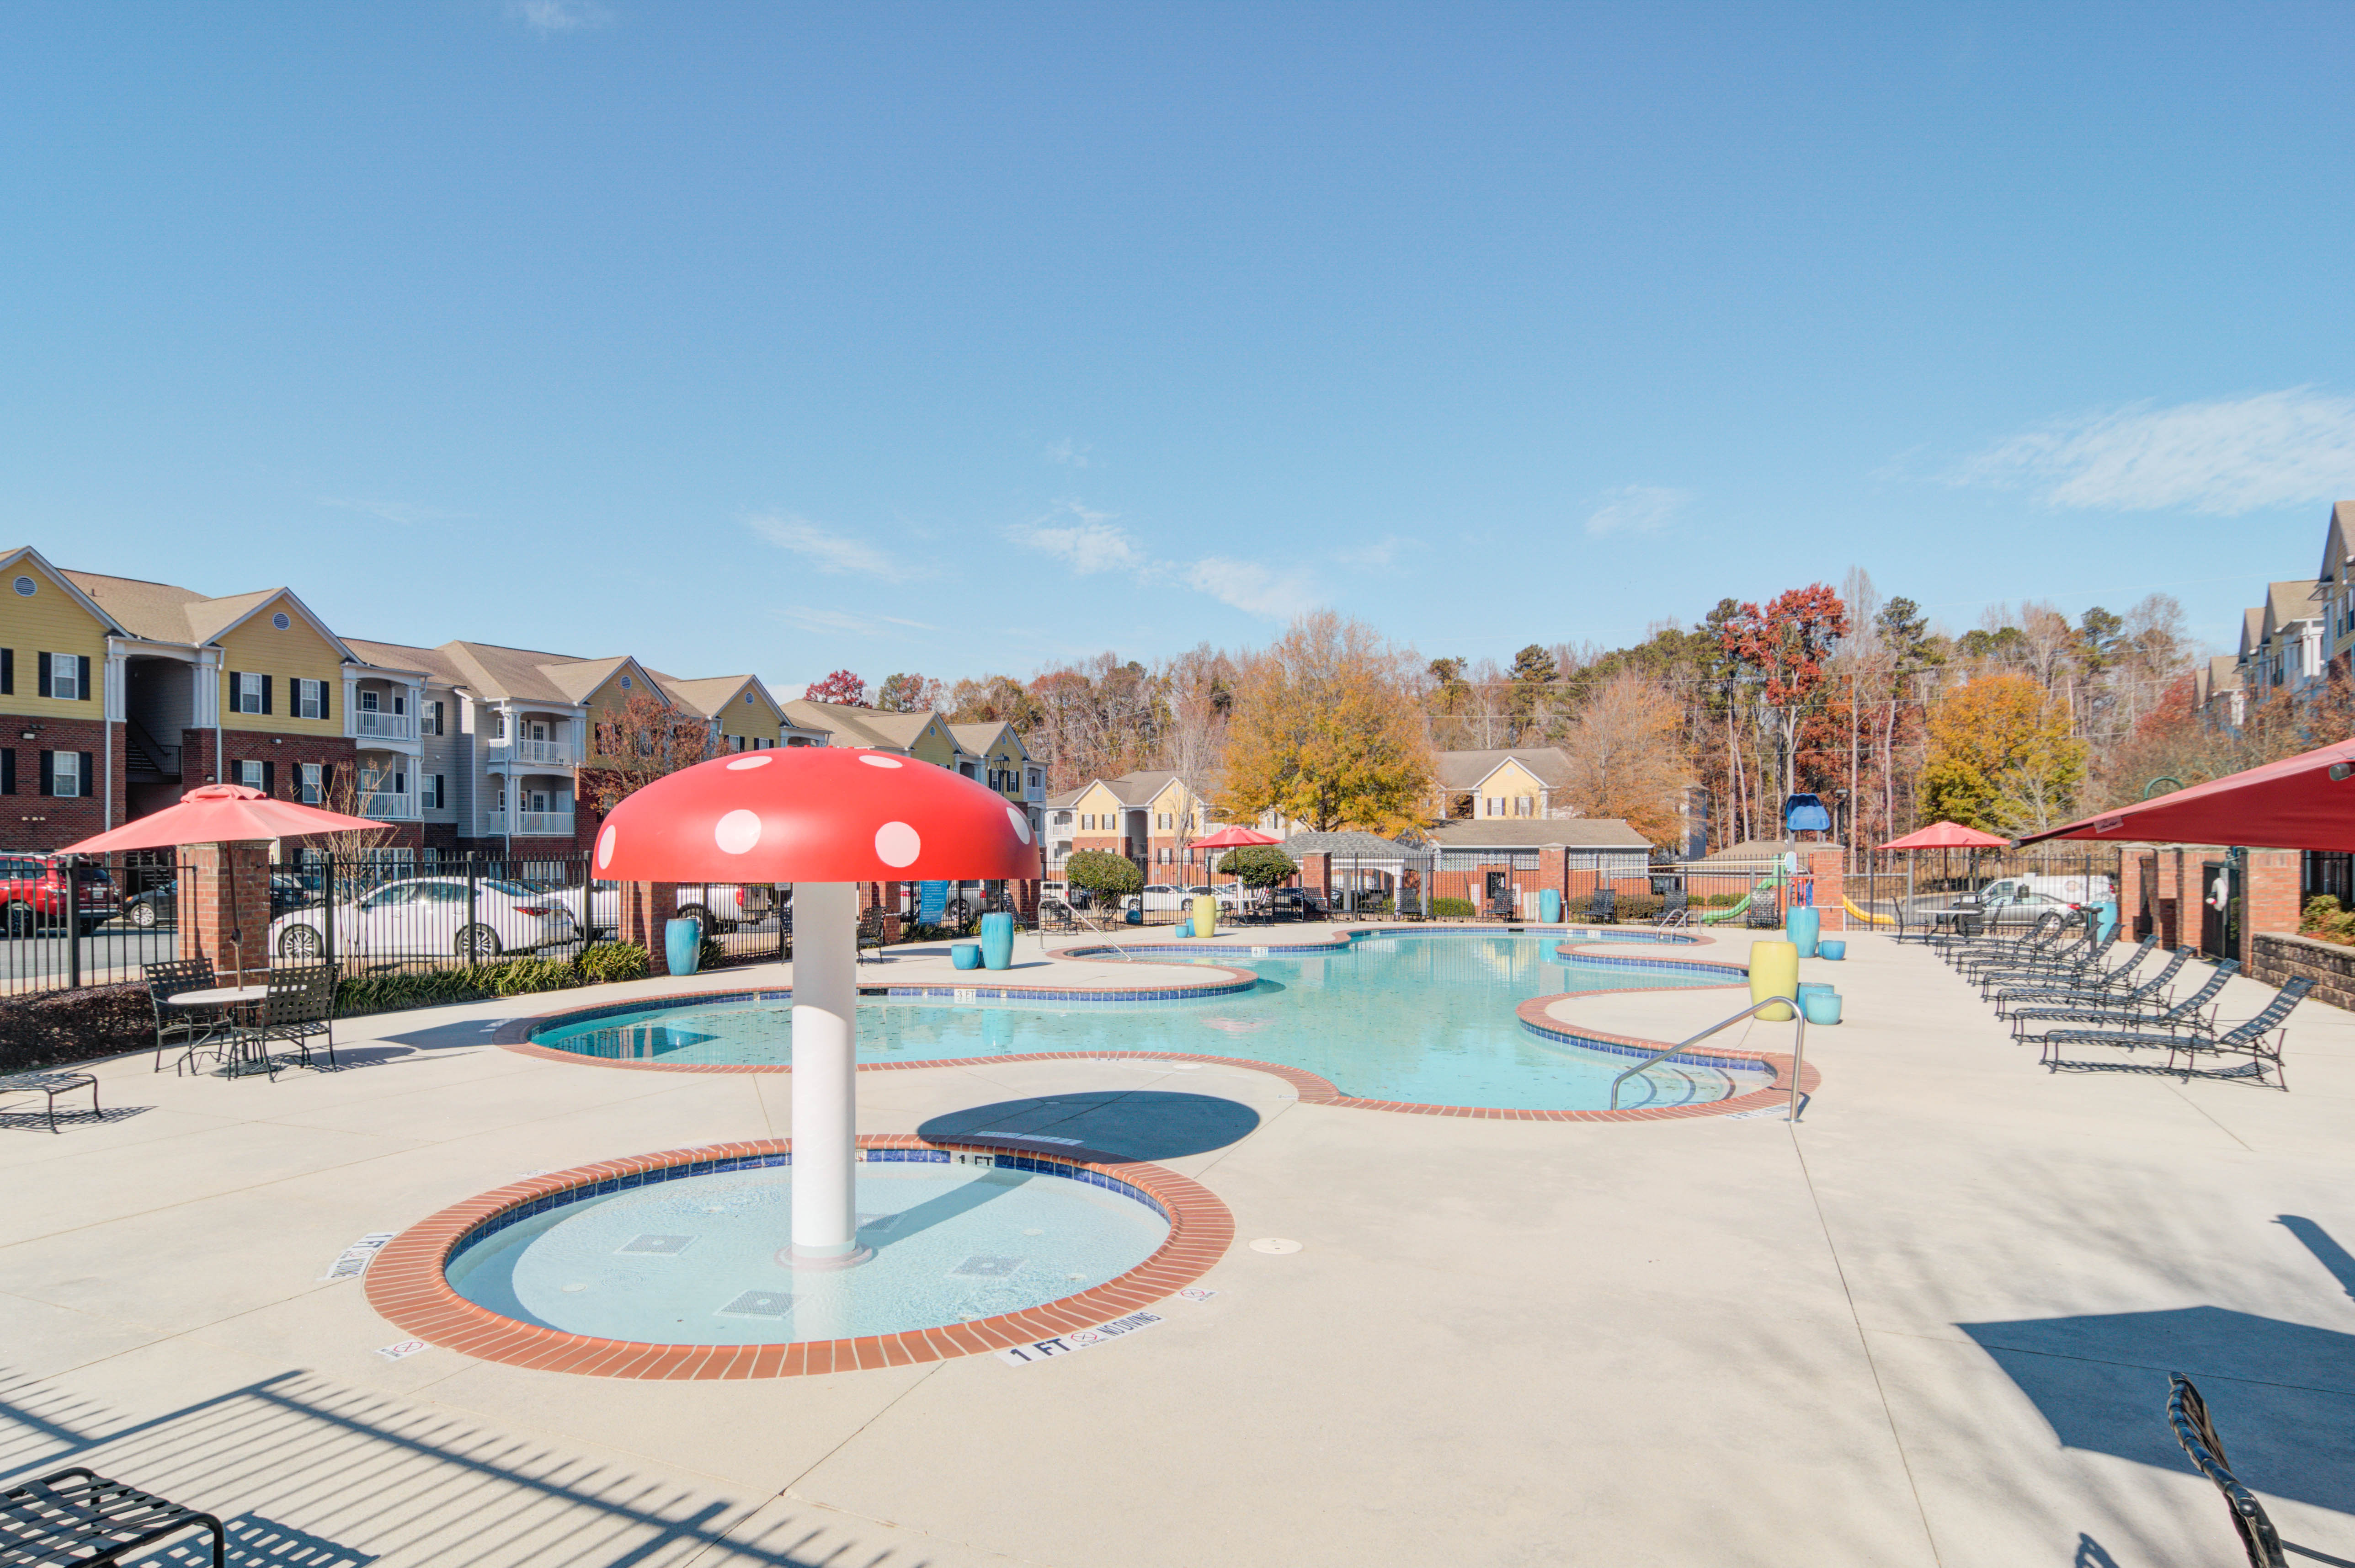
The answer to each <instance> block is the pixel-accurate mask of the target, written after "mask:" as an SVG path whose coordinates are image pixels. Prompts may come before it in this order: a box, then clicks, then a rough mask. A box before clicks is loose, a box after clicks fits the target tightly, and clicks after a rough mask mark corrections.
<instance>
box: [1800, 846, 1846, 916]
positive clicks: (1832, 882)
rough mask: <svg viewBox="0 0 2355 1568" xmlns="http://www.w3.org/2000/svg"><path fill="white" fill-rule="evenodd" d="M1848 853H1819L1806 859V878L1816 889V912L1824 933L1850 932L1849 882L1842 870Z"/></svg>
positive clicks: (1836, 851)
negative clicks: (1841, 866)
mask: <svg viewBox="0 0 2355 1568" xmlns="http://www.w3.org/2000/svg"><path fill="white" fill-rule="evenodd" d="M1844 854H1845V851H1842V850H1839V849H1817V850H1814V851H1812V852H1811V853H1809V855H1808V856H1807V876H1808V879H1809V880H1811V881H1813V882H1814V883H1815V887H1816V912H1817V913H1818V914H1820V915H1821V916H1822V917H1823V925H1822V928H1821V929H1823V930H1825V931H1828V932H1829V931H1846V930H1847V929H1848V882H1847V880H1846V878H1845V877H1844V876H1843V874H1842V872H1841V869H1840V861H1841V859H1843V857H1844Z"/></svg>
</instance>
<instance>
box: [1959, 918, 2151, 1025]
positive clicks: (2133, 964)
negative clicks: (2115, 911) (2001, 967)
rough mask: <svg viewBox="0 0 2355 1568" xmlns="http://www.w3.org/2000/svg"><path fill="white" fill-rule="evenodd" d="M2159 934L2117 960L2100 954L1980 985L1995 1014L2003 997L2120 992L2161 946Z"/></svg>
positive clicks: (2148, 938) (1998, 1013)
mask: <svg viewBox="0 0 2355 1568" xmlns="http://www.w3.org/2000/svg"><path fill="white" fill-rule="evenodd" d="M2157 950H2158V936H2157V935H2156V934H2153V935H2150V936H2146V937H2144V938H2143V939H2142V942H2141V944H2139V945H2138V946H2137V947H2136V948H2135V949H2134V951H2133V952H2131V953H2128V954H2127V955H2126V956H2125V957H2124V958H2121V959H2120V960H2118V961H2117V962H2116V963H2115V964H2111V965H2104V964H2103V963H2102V962H2101V960H2100V959H2099V958H2094V959H2092V960H2089V961H2088V962H2087V963H2086V964H2084V965H2083V966H2082V967H2078V968H2073V969H2068V968H2064V969H2060V970H2056V971H2054V972H2053V973H2051V974H2049V975H2047V974H2040V973H2030V974H2025V975H2014V976H2011V977H2010V978H2009V979H2008V980H1989V981H1986V982H1983V983H1982V984H1981V986H1980V987H1979V996H1980V997H1981V998H1982V999H1985V1000H1992V1001H1993V1002H1994V1003H1995V1016H1996V1017H1998V1018H2001V1017H2003V999H2004V997H2007V996H2014V995H2020V994H2025V993H2032V992H2038V991H2042V992H2048V993H2049V992H2055V991H2060V992H2070V991H2093V992H2102V991H2108V992H2116V991H2118V990H2120V989H2121V988H2123V987H2126V986H2127V985H2128V984H2129V983H2130V982H2131V981H2132V980H2133V979H2134V974H2135V971H2136V970H2137V969H2138V968H2140V967H2141V966H2142V961H2143V960H2144V959H2146V958H2147V957H2149V956H2150V955H2151V954H2152V953H2153V952H2155V951H2157Z"/></svg>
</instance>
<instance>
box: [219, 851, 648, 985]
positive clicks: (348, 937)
mask: <svg viewBox="0 0 2355 1568" xmlns="http://www.w3.org/2000/svg"><path fill="white" fill-rule="evenodd" d="M589 871H590V867H589V858H588V857H587V856H586V855H557V856H550V855H534V856H528V857H526V856H517V857H515V858H513V859H494V858H490V857H485V856H457V857H449V856H445V857H442V858H441V859H437V860H435V861H434V862H433V863H432V864H431V865H430V866H428V867H425V868H420V867H419V866H418V865H417V864H416V863H415V862H414V861H413V860H411V859H410V858H408V857H406V856H392V855H385V854H382V853H372V852H367V851H363V852H362V853H360V854H357V855H329V854H325V853H322V852H319V851H315V850H304V851H302V852H300V853H299V854H297V855H296V856H295V857H294V858H293V859H288V860H282V861H280V862H278V863H276V864H273V865H272V867H271V886H272V910H271V921H270V927H269V931H268V933H267V934H266V938H265V948H264V950H265V951H266V952H267V954H268V955H269V960H270V962H271V963H272V964H312V963H320V962H332V963H334V964H335V965H336V968H337V970H338V971H339V973H341V974H343V975H345V976H361V975H388V974H424V973H429V972H431V971H433V970H436V969H447V968H453V967H455V966H458V965H469V964H488V963H495V962H497V961H499V960H502V959H509V958H553V959H559V960H568V961H569V960H570V959H572V958H574V957H576V956H578V955H580V953H581V949H582V948H583V947H585V946H587V945H588V944H589V943H590V942H591V941H592V940H595V939H596V937H597V936H599V935H601V934H602V935H606V936H610V935H611V934H612V933H613V928H614V926H615V925H617V924H618V923H619V919H620V910H621V895H620V892H619V890H618V889H616V888H615V887H614V885H613V883H610V882H604V883H597V884H595V885H594V886H592V885H591V877H590V874H589Z"/></svg>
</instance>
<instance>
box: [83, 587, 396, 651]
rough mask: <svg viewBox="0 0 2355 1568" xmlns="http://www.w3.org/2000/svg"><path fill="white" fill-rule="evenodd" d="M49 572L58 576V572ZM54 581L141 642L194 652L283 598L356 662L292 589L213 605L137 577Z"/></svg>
mask: <svg viewBox="0 0 2355 1568" xmlns="http://www.w3.org/2000/svg"><path fill="white" fill-rule="evenodd" d="M44 564H46V563H44ZM51 570H52V571H57V569H56V568H51ZM58 575H59V576H60V577H62V578H64V579H66V580H67V581H69V582H71V583H72V584H73V585H74V586H75V587H76V588H79V589H80V590H81V592H83V593H84V594H86V595H87V596H88V597H89V598H91V600H93V601H95V602H96V603H98V604H99V605H100V606H101V609H102V611H103V612H104V613H106V614H107V615H108V616H109V617H110V618H112V620H113V622H114V624H116V625H118V626H120V627H122V628H123V630H124V631H125V632H128V633H129V634H131V635H133V636H134V637H144V638H145V639H146V640H147V641H149V642H151V643H174V644H177V645H181V646H193V645H200V644H204V643H211V642H218V640H219V639H220V638H222V637H223V636H226V635H228V634H229V633H230V632H232V631H235V630H236V629H237V628H238V626H240V624H243V623H244V622H245V621H246V620H247V619H249V618H250V617H251V616H252V615H253V614H254V613H255V612H257V611H259V610H260V609H261V607H262V606H263V605H265V604H268V603H270V602H271V601H272V600H273V599H280V598H282V599H284V600H285V601H286V603H287V604H288V605H289V606H291V607H292V608H293V611H294V613H297V614H299V615H301V616H302V617H303V619H304V622H305V623H306V624H308V625H309V626H310V628H311V629H312V630H313V631H314V632H316V633H318V634H319V635H320V636H321V637H323V638H325V640H326V642H327V645H329V646H330V647H332V648H334V649H335V650H336V653H337V654H338V655H339V656H342V657H345V658H348V659H351V660H353V661H354V662H357V661H358V658H359V656H358V655H357V654H355V653H353V652H352V650H351V648H350V646H349V645H347V644H346V643H345V641H344V640H343V638H341V637H339V636H337V635H336V633H335V630H334V628H332V627H330V626H329V625H328V624H326V623H325V621H322V620H321V619H319V617H318V616H317V615H316V614H315V613H313V611H312V609H311V607H310V606H309V605H308V604H305V603H303V598H302V595H300V594H298V593H296V592H294V591H293V589H291V588H263V589H260V590H257V591H255V592H250V593H232V594H229V596H227V597H226V598H221V599H211V598H208V597H206V596H205V595H204V594H202V593H199V592H197V591H196V590H195V589H193V588H178V587H175V586H174V585H173V584H171V583H168V582H148V581H143V580H141V579H139V578H136V577H108V576H106V575H104V574H103V573H101V572H95V571H58Z"/></svg>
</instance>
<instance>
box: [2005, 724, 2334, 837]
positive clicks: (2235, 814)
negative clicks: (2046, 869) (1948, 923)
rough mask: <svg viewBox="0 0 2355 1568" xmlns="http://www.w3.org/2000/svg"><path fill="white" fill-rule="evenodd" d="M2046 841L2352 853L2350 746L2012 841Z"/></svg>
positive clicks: (2228, 776) (2228, 777)
mask: <svg viewBox="0 0 2355 1568" xmlns="http://www.w3.org/2000/svg"><path fill="white" fill-rule="evenodd" d="M2334 772H2336V773H2337V774H2338V775H2339V776H2337V777H2333V776H2332V774H2333V773H2334ZM2046 838H2106V839H2109V840H2111V841H2112V842H2114V843H2135V842H2147V843H2159V844H2237V845H2242V846H2244V847H2246V848H2253V849H2338V850H2355V741H2337V742H2335V743H2333V744H2331V745H2328V746H2321V747H2318V748H2317V749H2315V750H2314V751H2311V752H2305V753H2303V754H2302V755H2299V756H2295V757H2290V758H2286V759H2285V760H2284V761H2282V762H2278V763H2266V764H2265V765H2264V766H2263V767H2261V768H2249V769H2246V770H2244V771H2243V772H2241V773H2227V774H2226V775H2225V776H2224V777H2222V778H2221V779H2211V780H2210V781H2209V782H2208V783H2206V784H2193V785H2192V786H2191V787H2190V789H2179V790H2177V791H2176V792H2175V793H2174V794H2172V795H2159V796H2158V797H2157V798H2156V799H2152V800H2145V801H2138V802H2137V803H2136V804H2135V805H2122V806H2120V807H2119V808H2118V809H2117V810H2115V811H2112V812H2106V813H2105V814H2104V815H2102V816H2088V817H2085V818H2084V819H2083V820H2082V821H2078V822H2072V823H2069V824H2067V825H2066V826H2064V827H2054V828H2050V829H2047V830H2046V831H2044V832H2042V833H2030V834H2029V835H2027V836H2026V837H2022V838H2021V839H2020V842H2021V843H2022V844H2034V843H2037V842H2039V841H2040V840H2042V839H2046Z"/></svg>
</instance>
